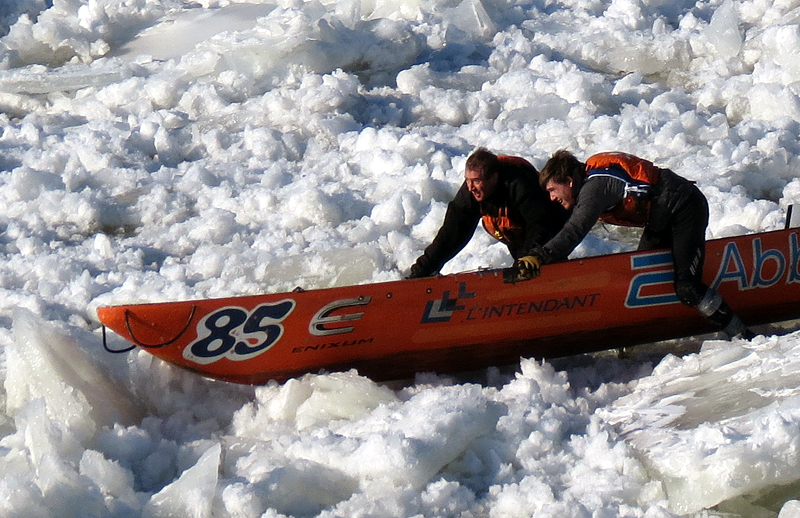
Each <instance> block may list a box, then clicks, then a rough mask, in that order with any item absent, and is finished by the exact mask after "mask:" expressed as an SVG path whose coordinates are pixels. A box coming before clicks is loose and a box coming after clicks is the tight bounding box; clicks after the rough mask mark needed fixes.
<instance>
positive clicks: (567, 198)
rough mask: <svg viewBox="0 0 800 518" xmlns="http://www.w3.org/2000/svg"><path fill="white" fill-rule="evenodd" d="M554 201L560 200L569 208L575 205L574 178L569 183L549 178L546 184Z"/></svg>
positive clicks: (559, 201)
mask: <svg viewBox="0 0 800 518" xmlns="http://www.w3.org/2000/svg"><path fill="white" fill-rule="evenodd" d="M545 189H547V192H548V193H549V194H550V199H551V200H552V201H555V202H558V203H560V204H561V206H562V207H564V208H565V209H567V210H572V207H574V206H575V195H574V194H573V193H572V179H570V180H569V182H567V183H558V182H554V181H553V180H548V181H547V185H546V186H545Z"/></svg>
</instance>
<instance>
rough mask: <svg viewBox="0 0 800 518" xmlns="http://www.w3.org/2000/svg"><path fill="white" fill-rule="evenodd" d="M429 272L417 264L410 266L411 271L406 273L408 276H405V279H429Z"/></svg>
mask: <svg viewBox="0 0 800 518" xmlns="http://www.w3.org/2000/svg"><path fill="white" fill-rule="evenodd" d="M430 276H431V272H428V271H427V270H426V269H425V268H423V267H422V266H420V265H419V263H414V264H412V265H411V269H410V270H409V271H408V275H406V279H421V278H423V277H430Z"/></svg>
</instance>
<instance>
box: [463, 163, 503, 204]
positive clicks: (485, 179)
mask: <svg viewBox="0 0 800 518" xmlns="http://www.w3.org/2000/svg"><path fill="white" fill-rule="evenodd" d="M497 178H498V174H497V173H490V174H489V175H486V176H484V175H481V173H479V172H477V171H474V170H472V169H467V170H466V171H465V172H464V180H465V181H466V182H467V189H469V192H470V193H471V194H472V197H473V198H475V201H478V202H481V201H483V200H485V199H486V198H488V197H489V196H491V195H492V193H493V192H494V189H495V187H497Z"/></svg>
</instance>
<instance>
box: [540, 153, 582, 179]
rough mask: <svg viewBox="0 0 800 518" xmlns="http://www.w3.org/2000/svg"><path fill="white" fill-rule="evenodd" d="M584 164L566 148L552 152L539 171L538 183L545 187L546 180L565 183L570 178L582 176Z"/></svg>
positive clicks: (580, 177)
mask: <svg viewBox="0 0 800 518" xmlns="http://www.w3.org/2000/svg"><path fill="white" fill-rule="evenodd" d="M584 168H585V166H584V165H583V164H582V163H581V162H580V161H579V160H578V159H577V158H575V155H573V154H572V153H570V152H569V151H567V150H566V149H560V150H558V151H556V152H555V153H553V156H551V157H550V159H549V160H548V161H547V163H546V164H545V165H544V168H542V171H541V172H540V173H539V184H540V185H541V186H542V189H546V188H547V182H551V181H552V182H555V183H561V184H567V183H569V181H570V180H573V179H577V180H578V181H580V180H581V179H582V178H583V171H584Z"/></svg>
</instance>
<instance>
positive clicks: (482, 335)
mask: <svg viewBox="0 0 800 518" xmlns="http://www.w3.org/2000/svg"><path fill="white" fill-rule="evenodd" d="M799 257H800V245H798V229H786V230H780V231H774V232H765V233H759V234H752V235H746V236H738V237H733V238H725V239H716V240H712V241H708V243H707V255H706V264H705V270H704V271H705V280H706V282H707V283H708V284H709V285H711V286H713V287H714V288H716V289H717V290H718V291H719V292H720V293H721V294H722V296H723V297H724V298H725V300H726V301H727V302H728V303H729V304H730V305H731V306H732V307H733V308H734V310H735V311H736V312H737V313H738V314H739V315H740V316H741V317H742V319H743V320H744V321H745V323H747V324H750V325H753V324H760V323H766V322H778V321H783V320H789V319H794V318H800V269H799V268H798V266H799V259H798V258H799ZM97 313H98V316H99V318H100V321H101V322H102V323H103V325H104V326H107V327H108V328H110V329H112V330H114V331H115V332H116V333H118V334H120V335H121V336H123V337H124V338H126V339H127V340H129V341H130V342H132V343H133V344H135V345H136V346H138V347H141V348H143V349H145V350H147V351H148V352H150V353H152V354H153V355H155V356H157V357H159V358H161V359H163V360H165V361H168V362H170V363H173V364H175V365H179V366H181V367H185V368H187V369H190V370H192V371H196V372H197V373H199V374H202V375H203V376H207V377H210V378H215V379H220V380H226V381H232V382H237V383H254V384H260V383H265V382H267V381H268V380H270V379H278V380H281V379H285V378H288V377H292V376H297V375H300V374H304V373H308V372H318V371H320V370H325V371H335V370H347V369H350V368H357V369H358V370H359V372H360V373H362V374H364V375H367V376H370V377H372V378H374V379H393V378H403V377H408V376H411V375H413V374H414V373H416V372H425V371H437V372H446V371H457V370H472V369H477V368H481V367H485V366H488V365H500V364H505V363H510V362H515V361H517V360H518V359H519V358H520V357H538V358H547V357H556V356H566V355H571V354H577V353H583V352H591V351H599V350H604V349H610V348H617V347H621V346H624V345H633V344H636V343H643V342H652V341H658V340H664V339H669V338H677V337H681V336H689V335H692V334H699V333H705V332H709V331H712V329H711V328H710V327H709V326H708V324H707V323H706V321H705V320H704V319H702V318H700V317H699V316H698V314H697V313H696V311H694V310H692V309H690V308H688V307H686V306H684V305H683V304H681V303H680V302H678V300H677V298H676V296H675V293H674V291H673V289H672V263H671V255H670V253H669V251H665V250H660V251H650V252H628V253H621V254H613V255H606V256H600V257H592V258H585V259H576V260H572V261H566V262H563V263H558V264H552V265H548V266H545V267H544V268H543V269H542V275H541V277H539V278H538V279H535V280H532V281H526V282H508V281H507V280H504V271H503V270H487V271H479V272H472V273H460V274H454V275H447V276H440V277H432V278H427V279H415V280H403V281H393V282H385V283H377V284H366V285H360V286H347V287H339V288H329V289H321V290H309V291H297V292H291V293H279V294H266V295H255V296H242V297H232V298H220V299H204V300H193V301H181V302H165V303H156V304H137V305H124V306H111V307H102V308H99V309H98V312H97Z"/></svg>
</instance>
